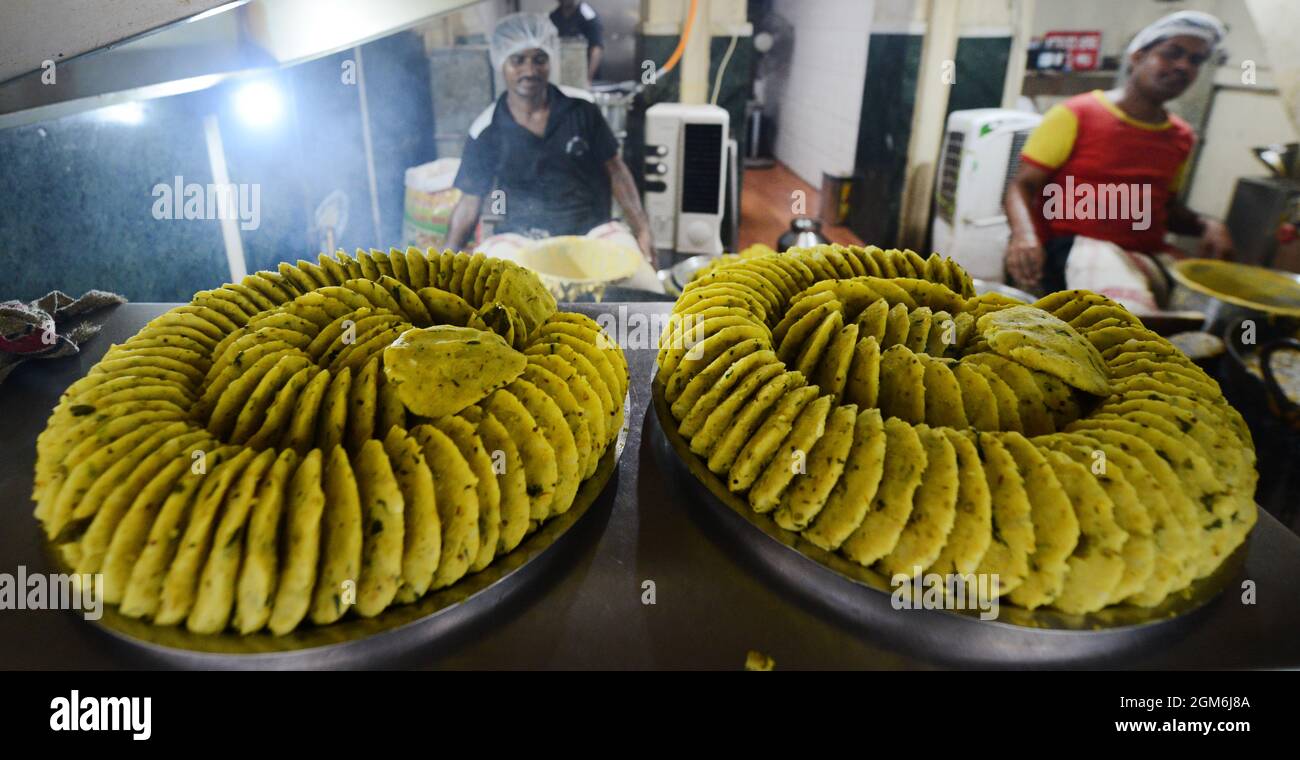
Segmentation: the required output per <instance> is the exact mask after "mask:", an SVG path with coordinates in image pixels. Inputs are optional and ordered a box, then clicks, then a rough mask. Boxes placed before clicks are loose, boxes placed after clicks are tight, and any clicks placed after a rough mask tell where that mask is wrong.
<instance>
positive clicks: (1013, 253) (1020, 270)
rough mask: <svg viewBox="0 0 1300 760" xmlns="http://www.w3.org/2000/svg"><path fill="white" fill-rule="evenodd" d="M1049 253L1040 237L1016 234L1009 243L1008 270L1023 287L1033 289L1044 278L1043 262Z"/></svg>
mask: <svg viewBox="0 0 1300 760" xmlns="http://www.w3.org/2000/svg"><path fill="white" fill-rule="evenodd" d="M1046 260H1047V253H1046V252H1045V251H1044V250H1043V246H1042V245H1040V244H1039V242H1038V239H1037V238H1035V237H1028V236H1024V237H1021V236H1016V237H1012V238H1011V242H1010V243H1008V244H1007V271H1008V272H1009V273H1010V274H1011V279H1013V280H1015V282H1016V284H1017V285H1019V286H1020V287H1022V288H1026V289H1033V288H1036V287H1038V285H1039V283H1040V282H1042V280H1043V262H1044V261H1046Z"/></svg>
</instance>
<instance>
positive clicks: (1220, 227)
mask: <svg viewBox="0 0 1300 760" xmlns="http://www.w3.org/2000/svg"><path fill="white" fill-rule="evenodd" d="M1203 223H1204V225H1205V228H1204V231H1202V232H1201V243H1200V245H1198V246H1197V248H1196V255H1197V256H1200V257H1201V258H1206V259H1223V260H1228V259H1231V258H1232V249H1233V246H1232V234H1231V233H1229V232H1228V226H1227V225H1225V224H1224V223H1223V222H1220V221H1216V220H1214V219H1205V220H1203Z"/></svg>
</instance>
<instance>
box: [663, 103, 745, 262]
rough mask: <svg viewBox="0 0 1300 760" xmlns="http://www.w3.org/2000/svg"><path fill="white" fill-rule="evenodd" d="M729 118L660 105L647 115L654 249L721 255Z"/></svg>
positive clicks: (710, 109)
mask: <svg viewBox="0 0 1300 760" xmlns="http://www.w3.org/2000/svg"><path fill="white" fill-rule="evenodd" d="M728 126H729V121H728V116H727V112H726V111H725V110H724V109H722V108H719V107H718V106H708V105H684V104H682V103H656V104H655V105H653V106H650V107H649V108H647V109H646V114H645V141H646V158H645V185H646V188H645V210H646V214H647V215H648V216H649V217H650V231H651V234H653V235H654V239H655V245H656V246H657V247H659V248H663V249H672V250H675V251H676V252H677V253H689V254H713V255H716V254H720V253H722V236H721V230H722V213H723V198H724V188H725V186H726V178H727V175H726V169H727V138H728Z"/></svg>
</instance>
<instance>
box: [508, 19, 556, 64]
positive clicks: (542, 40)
mask: <svg viewBox="0 0 1300 760" xmlns="http://www.w3.org/2000/svg"><path fill="white" fill-rule="evenodd" d="M534 48H541V49H542V50H545V51H546V55H548V56H549V57H550V59H551V70H552V72H554V71H555V70H556V69H558V68H559V65H560V32H559V30H557V29H556V28H555V24H552V23H551V20H550V19H549V18H547V17H546V16H544V15H542V14H540V13H512V14H510V15H509V16H506V17H505V18H503V19H501V20H500V21H498V22H497V25H496V27H495V28H494V29H493V30H492V43H491V50H492V66H493V67H495V68H496V70H497V71H500V70H501V66H502V65H503V64H504V63H505V62H506V59H507V58H509V57H510V56H512V55H514V54H515V53H518V52H520V51H523V50H532V49H534Z"/></svg>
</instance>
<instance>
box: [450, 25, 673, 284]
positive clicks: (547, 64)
mask: <svg viewBox="0 0 1300 760" xmlns="http://www.w3.org/2000/svg"><path fill="white" fill-rule="evenodd" d="M558 40H559V38H558V35H557V33H556V30H555V26H554V25H553V24H551V22H550V21H548V20H547V18H546V17H545V16H543V15H541V14H536V13H516V14H513V15H510V16H506V17H505V18H503V19H501V21H500V22H498V23H497V25H496V28H495V29H494V30H493V32H492V41H491V56H492V64H493V66H495V67H496V68H498V69H499V70H500V71H501V72H502V74H503V75H504V78H505V84H506V91H505V92H504V93H502V95H501V97H500V98H498V99H497V101H496V102H495V103H494V104H492V105H491V106H488V108H487V109H486V110H485V111H483V113H482V114H480V115H479V117H478V118H477V119H475V120H474V123H473V124H471V125H470V128H469V137H468V139H467V140H466V142H465V150H464V153H463V155H462V156H461V164H460V171H459V172H458V173H457V174H456V180H455V186H456V187H457V188H459V189H460V190H461V192H462V193H463V195H462V196H461V199H460V201H459V202H458V203H457V204H456V207H455V209H454V210H453V211H452V216H451V223H450V229H449V230H448V234H447V245H448V246H450V247H451V248H452V249H454V250H461V249H462V248H464V246H465V244H466V243H467V242H468V241H469V238H470V236H471V235H472V234H473V232H474V227H475V225H476V224H477V223H478V219H479V215H480V213H481V211H482V208H483V199H484V197H485V196H488V195H489V193H490V192H492V190H493V188H494V187H495V188H496V189H498V190H500V191H502V192H501V195H500V196H499V199H500V201H501V202H502V203H501V206H503V207H504V208H502V209H496V208H493V209H492V210H494V212H498V213H499V212H501V211H504V216H505V220H504V222H503V223H501V224H500V225H498V226H497V228H496V232H505V233H517V234H519V235H523V236H525V237H529V238H544V237H551V236H556V235H587V234H588V233H592V235H593V236H598V237H617V236H618V234H617V232H613V233H611V229H610V228H612V227H617V228H618V229H620V230H622V234H621V236H622V237H623V238H625V239H626V241H627V244H628V245H629V246H632V247H635V248H637V249H639V250H640V251H641V253H642V255H643V256H644V257H645V259H646V260H647V262H648V264H649V265H650V266H653V265H654V261H655V259H654V242H653V240H652V238H651V235H650V224H649V220H648V219H647V218H646V213H645V210H644V209H643V208H642V207H641V198H640V196H639V195H638V194H637V189H636V183H635V181H634V180H633V179H632V173H631V172H630V171H629V170H628V168H627V164H625V163H623V159H622V158H621V157H620V156H619V154H618V141H617V140H616V139H615V138H614V134H613V133H612V132H611V131H610V129H609V125H608V124H607V123H606V122H605V117H604V116H603V115H602V114H601V112H600V109H599V108H597V107H596V105H595V103H593V102H592V100H591V96H590V95H589V94H587V93H585V92H584V91H582V90H576V89H571V88H562V87H556V86H555V85H553V84H551V83H550V74H551V62H552V61H553V60H555V56H556V52H557V47H558ZM611 193H612V196H613V198H614V199H616V200H617V201H618V204H619V206H621V207H622V209H623V214H624V216H625V218H626V220H627V224H628V226H629V227H630V228H631V229H630V231H629V230H627V229H626V228H623V226H622V224H621V223H618V222H614V223H609V219H610V198H611ZM493 199H494V200H495V197H494V198H493ZM493 205H495V204H493ZM490 208H492V206H490Z"/></svg>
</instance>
